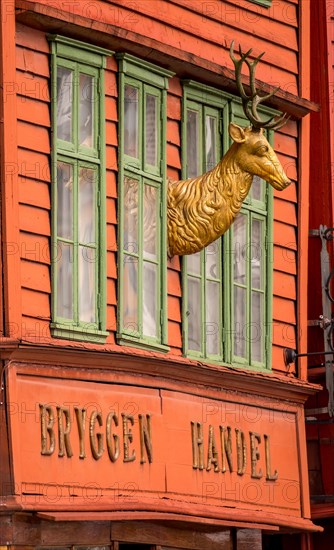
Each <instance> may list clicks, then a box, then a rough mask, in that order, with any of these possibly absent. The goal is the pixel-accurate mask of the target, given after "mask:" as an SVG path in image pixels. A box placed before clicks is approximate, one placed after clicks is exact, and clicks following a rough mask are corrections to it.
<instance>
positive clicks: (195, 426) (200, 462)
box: [191, 422, 204, 470]
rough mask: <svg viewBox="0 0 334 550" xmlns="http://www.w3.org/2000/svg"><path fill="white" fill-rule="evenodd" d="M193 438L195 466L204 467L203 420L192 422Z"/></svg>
mask: <svg viewBox="0 0 334 550" xmlns="http://www.w3.org/2000/svg"><path fill="white" fill-rule="evenodd" d="M191 436H192V437H191V440H192V450H193V468H194V469H195V470H197V469H199V470H203V469H204V442H203V426H202V423H201V422H191Z"/></svg>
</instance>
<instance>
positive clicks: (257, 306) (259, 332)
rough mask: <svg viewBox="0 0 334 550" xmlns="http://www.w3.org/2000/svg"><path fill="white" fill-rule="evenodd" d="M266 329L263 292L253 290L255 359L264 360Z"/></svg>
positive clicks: (252, 325)
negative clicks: (264, 333) (264, 335)
mask: <svg viewBox="0 0 334 550" xmlns="http://www.w3.org/2000/svg"><path fill="white" fill-rule="evenodd" d="M264 330H265V323H264V311H263V294H260V293H259V292H252V323H251V344H252V360H253V361H259V362H263V347H264V346H263V331H264Z"/></svg>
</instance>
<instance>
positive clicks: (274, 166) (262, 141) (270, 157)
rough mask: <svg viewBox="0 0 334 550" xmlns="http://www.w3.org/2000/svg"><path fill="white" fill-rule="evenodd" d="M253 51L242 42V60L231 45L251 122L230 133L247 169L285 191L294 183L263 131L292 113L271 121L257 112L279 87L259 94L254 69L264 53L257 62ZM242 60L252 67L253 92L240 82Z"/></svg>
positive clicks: (284, 119) (276, 117) (238, 82)
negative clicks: (244, 49) (248, 91)
mask: <svg viewBox="0 0 334 550" xmlns="http://www.w3.org/2000/svg"><path fill="white" fill-rule="evenodd" d="M251 52H252V49H249V50H248V51H247V52H246V53H243V52H242V50H241V46H240V45H239V55H240V59H237V58H236V57H235V55H234V41H232V43H231V47H230V57H231V59H232V61H233V64H234V67H235V79H236V84H237V88H238V92H239V94H240V97H241V100H242V107H243V110H244V113H245V115H246V117H247V118H248V120H249V121H250V123H251V126H250V127H249V128H245V129H243V128H240V126H236V125H231V124H230V127H229V133H230V136H231V138H232V139H233V141H234V143H237V144H239V147H233V145H232V147H233V152H234V153H235V154H236V156H237V157H238V159H239V162H240V166H241V167H242V168H244V169H245V171H246V172H250V173H253V175H256V176H259V177H260V178H262V179H264V180H265V181H266V182H267V183H270V184H271V185H272V186H273V187H274V188H275V189H277V190H279V191H282V189H285V187H287V186H288V185H289V184H290V183H291V182H290V180H289V178H288V177H287V176H286V174H285V173H284V170H283V168H282V166H281V164H280V162H279V160H278V158H277V156H276V154H275V153H274V151H273V149H272V147H271V145H270V144H269V143H268V141H267V139H266V138H265V136H264V133H263V130H264V129H266V130H278V129H279V128H281V127H282V126H284V124H285V123H286V122H287V121H288V120H289V116H287V114H286V113H284V114H282V115H278V116H276V115H275V116H273V117H271V118H269V119H268V120H262V119H261V117H260V115H259V113H258V112H257V108H258V105H260V104H261V103H263V102H264V101H268V99H270V98H271V97H272V96H274V95H275V94H276V93H277V92H278V90H279V87H277V88H275V89H274V90H273V91H272V92H270V93H268V94H265V95H262V96H260V95H259V94H258V91H257V89H256V85H255V70H256V66H257V64H258V62H259V61H260V59H261V58H262V57H263V55H264V52H262V53H261V54H260V55H259V56H258V57H256V58H255V59H254V61H249V59H248V56H249V55H250V53H251ZM243 63H246V65H247V67H248V70H249V78H250V94H249V95H247V94H246V92H245V89H244V86H243V84H242V81H241V69H242V65H243Z"/></svg>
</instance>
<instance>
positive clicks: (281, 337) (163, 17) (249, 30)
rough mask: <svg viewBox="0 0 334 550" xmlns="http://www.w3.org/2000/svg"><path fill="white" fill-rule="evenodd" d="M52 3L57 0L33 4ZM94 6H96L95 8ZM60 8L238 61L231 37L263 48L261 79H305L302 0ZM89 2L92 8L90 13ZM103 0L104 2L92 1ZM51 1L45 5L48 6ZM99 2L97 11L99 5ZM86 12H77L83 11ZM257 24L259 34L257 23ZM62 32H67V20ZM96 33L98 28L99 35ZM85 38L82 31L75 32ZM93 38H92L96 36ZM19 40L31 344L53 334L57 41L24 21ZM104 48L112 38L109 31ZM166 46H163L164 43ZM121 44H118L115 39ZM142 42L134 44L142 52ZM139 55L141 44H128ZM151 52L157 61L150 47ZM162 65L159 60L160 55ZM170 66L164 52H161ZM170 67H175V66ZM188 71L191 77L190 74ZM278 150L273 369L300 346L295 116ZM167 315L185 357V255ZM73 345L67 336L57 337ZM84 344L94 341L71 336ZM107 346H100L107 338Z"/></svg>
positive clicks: (170, 145) (290, 83)
mask: <svg viewBox="0 0 334 550" xmlns="http://www.w3.org/2000/svg"><path fill="white" fill-rule="evenodd" d="M30 4H33V3H32V2H29V1H27V2H25V5H26V6H29V5H30ZM34 4H35V5H38V4H41V5H42V4H45V5H47V4H49V5H51V7H52V2H51V3H50V2H34ZM88 5H91V6H92V7H91V12H89V10H88V7H87V6H88ZM57 6H58V10H57V15H58V16H59V17H65V16H64V15H61V14H62V13H63V12H62V10H63V11H64V12H66V10H69V9H70V12H71V13H70V14H69V17H71V21H72V22H73V21H74V20H75V21H76V23H78V24H80V23H82V24H84V19H79V18H78V17H77V16H79V15H80V14H79V12H80V11H81V16H82V17H84V16H85V17H86V18H87V17H88V16H89V14H90V13H91V15H92V16H94V18H95V19H97V22H98V23H99V21H98V18H100V23H101V22H102V23H104V24H107V23H108V24H109V23H110V24H112V25H118V26H119V27H121V28H122V29H125V30H126V31H127V32H128V33H130V34H129V36H130V35H131V33H136V35H137V36H138V34H140V35H141V36H142V43H143V44H145V43H146V42H145V41H146V40H148V37H150V38H152V39H153V41H154V42H153V45H154V46H155V47H156V49H157V50H158V51H159V49H161V50H162V46H163V45H164V44H165V48H166V51H168V52H169V53H170V54H171V52H174V54H175V55H176V53H177V52H179V55H180V56H182V55H184V52H186V53H187V54H193V55H195V56H198V59H203V60H204V61H207V62H214V63H216V64H225V63H226V65H227V66H228V67H229V68H232V67H231V65H232V63H231V61H230V59H229V57H228V53H227V48H226V46H225V44H227V45H229V44H230V42H231V40H232V39H234V40H236V42H237V43H239V42H240V43H241V45H242V47H243V48H244V49H246V48H248V47H253V48H254V53H255V54H258V53H260V52H261V51H266V55H265V58H264V60H263V62H261V64H260V65H259V67H258V73H257V76H258V78H259V79H261V80H263V81H265V82H268V83H271V84H276V83H277V84H280V85H281V87H282V88H283V89H286V90H287V91H289V92H292V93H296V91H297V87H298V40H297V37H298V33H297V24H298V0H279V1H278V0H276V1H275V2H273V6H272V8H271V9H269V10H268V9H265V8H262V7H260V6H257V5H255V4H253V3H250V2H248V1H247V0H238V6H236V5H235V2H234V1H232V0H231V1H230V2H229V1H222V0H213V1H210V2H209V1H208V2H204V1H203V2H199V1H198V0H170V1H168V2H167V1H166V0H147V1H140V2H127V1H124V0H118V1H117V2H116V1H114V2H112V1H109V2H98V1H97V2H94V3H88V4H87V3H82V4H81V3H77V2H74V3H73V5H71V6H70V8H69V3H68V2H58V3H57ZM84 6H86V11H84ZM93 6H95V7H93ZM44 7H45V6H44ZM94 10H95V11H94ZM75 12H77V13H75ZM255 28H256V34H255V33H254V29H255ZM64 29H65V30H64V32H63V34H66V26H65V27H64ZM95 36H96V35H95ZM76 37H77V36H76ZM87 40H88V41H90V38H89V35H87ZM16 43H17V82H16V91H17V112H18V146H19V153H18V158H19V165H18V172H19V180H20V184H19V185H20V187H19V200H20V207H19V215H20V243H19V245H18V250H17V253H19V254H20V256H21V283H22V315H23V318H22V319H23V338H24V340H26V341H29V342H43V343H48V342H50V331H49V323H50V254H49V242H50V240H49V239H50V184H51V182H50V96H49V80H48V79H49V76H50V75H49V57H48V56H49V43H48V41H47V39H46V35H45V33H44V32H43V31H41V30H36V29H33V28H29V27H28V26H27V25H24V24H21V23H19V24H18V25H17V34H16ZM102 45H103V46H106V43H105V38H104V39H103V43H102ZM161 45H162V46H161ZM110 47H111V48H112V49H115V43H112V44H111V46H110ZM138 47H139V46H138V44H137V45H136V46H134V48H135V53H137V55H138ZM128 51H129V52H130V53H134V51H132V49H131V46H129V50H128ZM142 56H143V57H144V58H147V59H150V57H149V52H148V50H147V49H143V52H142ZM156 63H158V62H157V61H156ZM161 64H162V65H164V63H163V58H162V63H161ZM169 68H172V67H171V66H170V67H169ZM116 76H117V63H116V60H115V59H114V58H109V59H108V62H107V70H106V78H105V83H106V137H107V246H108V265H107V275H108V282H107V329H108V330H109V331H110V336H109V338H108V341H107V344H106V346H105V348H106V349H115V348H114V345H116V341H115V330H116V305H117V292H116V288H117V284H116V280H117V267H116V266H117V263H116V262H117V217H116V211H117V209H116V206H117V185H116V182H117V123H118V120H117V81H116ZM182 76H184V75H182ZM181 98H182V87H181V83H180V79H179V78H178V76H176V77H174V78H173V79H172V80H171V81H170V86H169V92H168V106H167V114H168V126H167V164H168V175H169V176H170V177H172V178H178V177H180V169H181V164H180V145H181V139H180V131H181V124H180V119H181ZM275 149H276V151H277V153H278V156H279V159H280V161H281V162H282V165H283V166H284V167H285V169H286V172H287V174H288V176H289V177H290V178H291V179H292V180H293V183H292V185H291V186H290V187H289V188H288V189H286V190H285V191H284V192H283V193H279V192H275V201H274V300H273V369H274V370H278V371H283V372H285V367H284V364H283V355H282V349H283V347H285V346H288V347H292V348H295V347H296V299H297V291H296V271H297V267H296V266H297V231H296V228H297V197H298V192H297V185H296V182H297V178H298V175H297V166H298V162H297V151H298V134H297V124H296V122H292V121H290V122H289V123H288V124H287V125H286V126H285V127H284V128H282V130H281V131H279V132H277V133H276V136H275ZM168 319H169V325H168V327H169V345H170V348H171V349H170V355H175V354H176V355H181V344H182V343H181V325H180V321H181V281H180V260H179V258H178V257H175V258H173V260H172V262H169V264H168ZM53 342H54V344H55V345H57V344H59V345H61V346H63V345H64V343H65V342H64V341H63V340H58V341H57V340H54V339H53ZM66 344H69V345H73V346H76V347H83V346H84V347H85V348H91V349H92V348H94V347H96V346H94V345H93V344H83V343H76V342H72V343H71V342H67V343H66ZM98 348H99V349H101V346H100V345H99V346H98Z"/></svg>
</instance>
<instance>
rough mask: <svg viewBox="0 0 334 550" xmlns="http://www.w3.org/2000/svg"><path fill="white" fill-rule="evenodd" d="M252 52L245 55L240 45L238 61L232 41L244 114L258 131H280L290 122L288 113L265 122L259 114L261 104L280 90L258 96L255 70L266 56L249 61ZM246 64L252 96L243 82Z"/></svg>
mask: <svg viewBox="0 0 334 550" xmlns="http://www.w3.org/2000/svg"><path fill="white" fill-rule="evenodd" d="M251 52H252V48H251V49H249V50H248V51H247V52H246V53H243V52H242V49H241V46H240V45H239V55H240V59H239V60H238V59H237V58H236V57H235V55H234V40H232V42H231V47H230V57H231V59H232V61H233V63H234V67H235V79H236V83H237V88H238V91H239V94H240V96H241V99H242V106H243V110H244V113H245V115H246V117H247V118H248V120H249V121H250V123H251V124H252V126H253V128H256V129H260V128H266V129H267V130H278V128H281V127H282V126H283V125H284V124H285V123H286V122H287V121H288V120H289V118H290V117H289V116H288V115H287V114H286V113H284V114H283V115H280V116H277V115H275V116H273V117H271V118H269V119H268V120H266V121H264V120H262V119H261V118H260V115H259V113H258V112H257V107H258V105H259V104H260V103H263V102H264V101H267V100H268V99H270V98H271V97H272V96H273V95H275V94H276V93H277V92H278V90H279V89H280V88H279V86H278V87H277V88H275V89H274V90H273V91H272V92H270V93H269V94H265V95H263V96H260V95H259V94H258V92H257V89H256V86H255V69H256V65H257V64H258V62H259V61H260V59H261V57H262V56H263V55H264V53H265V52H262V53H260V55H259V56H258V57H256V58H255V59H254V61H252V62H251V61H249V59H248V56H249V55H250V53H251ZM244 62H246V65H247V67H248V70H249V78H250V90H251V94H250V95H247V94H246V92H245V89H244V86H243V84H242V82H241V68H242V65H243V63H244ZM250 102H251V105H249V103H250Z"/></svg>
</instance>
